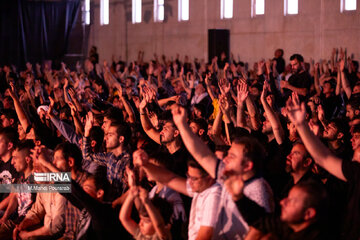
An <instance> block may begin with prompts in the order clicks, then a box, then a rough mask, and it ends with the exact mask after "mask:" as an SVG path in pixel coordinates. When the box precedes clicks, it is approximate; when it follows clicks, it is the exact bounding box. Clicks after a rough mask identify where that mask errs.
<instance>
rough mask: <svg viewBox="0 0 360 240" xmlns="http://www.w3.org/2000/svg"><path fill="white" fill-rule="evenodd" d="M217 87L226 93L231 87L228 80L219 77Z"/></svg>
mask: <svg viewBox="0 0 360 240" xmlns="http://www.w3.org/2000/svg"><path fill="white" fill-rule="evenodd" d="M219 88H220V91H221V93H222V94H228V93H229V92H230V89H231V85H230V82H229V81H228V80H227V79H225V78H222V79H220V81H219Z"/></svg>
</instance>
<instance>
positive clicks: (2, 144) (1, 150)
mask: <svg viewBox="0 0 360 240" xmlns="http://www.w3.org/2000/svg"><path fill="white" fill-rule="evenodd" d="M9 151H10V146H9V143H8V142H7V141H6V139H5V138H4V136H3V135H0V157H2V156H5V154H7V153H8V152H9Z"/></svg>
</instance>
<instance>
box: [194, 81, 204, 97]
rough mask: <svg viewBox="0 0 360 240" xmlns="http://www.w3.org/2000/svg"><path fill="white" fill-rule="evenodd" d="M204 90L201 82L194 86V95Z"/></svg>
mask: <svg viewBox="0 0 360 240" xmlns="http://www.w3.org/2000/svg"><path fill="white" fill-rule="evenodd" d="M204 92H205V88H204V86H203V85H202V84H200V83H199V84H198V85H197V86H196V87H195V95H200V94H203V93H204Z"/></svg>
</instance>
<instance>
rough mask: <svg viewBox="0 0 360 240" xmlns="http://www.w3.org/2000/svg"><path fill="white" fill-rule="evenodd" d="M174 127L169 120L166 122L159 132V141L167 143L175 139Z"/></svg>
mask: <svg viewBox="0 0 360 240" xmlns="http://www.w3.org/2000/svg"><path fill="white" fill-rule="evenodd" d="M176 131H177V130H176V129H175V127H174V125H173V124H172V123H171V122H166V123H165V124H164V126H163V129H162V130H161V132H160V142H161V143H162V144H167V143H170V142H172V141H174V140H175V134H176Z"/></svg>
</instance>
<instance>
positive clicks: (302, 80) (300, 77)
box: [284, 71, 311, 101]
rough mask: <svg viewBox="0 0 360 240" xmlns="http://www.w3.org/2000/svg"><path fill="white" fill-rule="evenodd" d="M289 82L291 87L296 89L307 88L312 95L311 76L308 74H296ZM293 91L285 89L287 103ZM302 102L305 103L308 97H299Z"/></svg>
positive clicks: (304, 72)
mask: <svg viewBox="0 0 360 240" xmlns="http://www.w3.org/2000/svg"><path fill="white" fill-rule="evenodd" d="M288 82H289V83H290V85H291V86H293V87H296V88H306V89H307V90H308V94H307V95H309V93H310V87H311V76H310V75H309V73H308V72H306V71H303V72H301V73H295V74H293V75H291V76H290V78H289V80H288ZM291 93H292V91H291V90H289V89H284V99H285V101H286V100H287V99H288V98H289V97H290V96H291ZM299 98H300V100H301V101H304V100H305V99H306V97H304V96H302V95H299Z"/></svg>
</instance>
